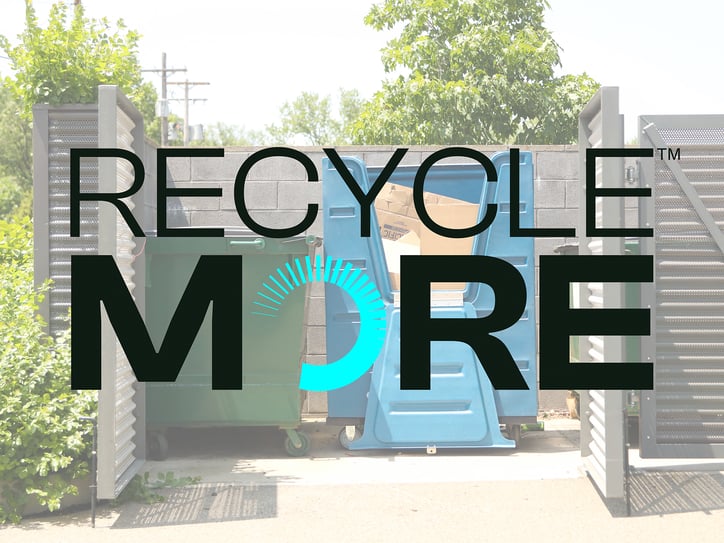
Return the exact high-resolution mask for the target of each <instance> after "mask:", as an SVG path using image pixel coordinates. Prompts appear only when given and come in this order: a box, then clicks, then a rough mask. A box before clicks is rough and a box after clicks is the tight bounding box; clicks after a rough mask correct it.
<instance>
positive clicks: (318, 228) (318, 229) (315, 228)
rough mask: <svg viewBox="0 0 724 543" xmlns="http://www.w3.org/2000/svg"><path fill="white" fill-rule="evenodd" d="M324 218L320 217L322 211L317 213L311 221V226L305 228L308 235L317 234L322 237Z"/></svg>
mask: <svg viewBox="0 0 724 543" xmlns="http://www.w3.org/2000/svg"><path fill="white" fill-rule="evenodd" d="M323 223H324V220H323V219H322V212H321V211H320V212H319V213H318V214H317V218H316V219H315V220H314V222H313V223H312V226H310V227H309V229H308V230H307V234H308V235H310V236H317V237H320V238H324V224H323Z"/></svg>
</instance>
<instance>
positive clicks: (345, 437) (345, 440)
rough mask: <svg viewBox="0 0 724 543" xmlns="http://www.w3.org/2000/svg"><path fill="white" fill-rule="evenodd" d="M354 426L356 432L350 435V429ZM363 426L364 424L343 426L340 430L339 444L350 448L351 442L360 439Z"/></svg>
mask: <svg viewBox="0 0 724 543" xmlns="http://www.w3.org/2000/svg"><path fill="white" fill-rule="evenodd" d="M350 428H352V429H354V433H353V434H352V436H351V437H350V433H351V432H348V430H349V429H350ZM362 432H363V427H362V426H358V425H355V426H343V427H342V429H341V430H340V431H339V436H338V437H339V444H340V445H342V447H344V448H345V449H349V444H350V443H352V442H353V441H356V440H358V439H359V438H360V437H362Z"/></svg>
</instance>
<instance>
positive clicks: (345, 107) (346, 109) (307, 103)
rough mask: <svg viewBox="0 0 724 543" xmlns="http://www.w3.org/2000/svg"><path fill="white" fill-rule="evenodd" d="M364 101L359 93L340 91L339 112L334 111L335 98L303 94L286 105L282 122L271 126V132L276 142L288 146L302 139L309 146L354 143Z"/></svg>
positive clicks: (281, 114) (268, 128) (281, 111)
mask: <svg viewBox="0 0 724 543" xmlns="http://www.w3.org/2000/svg"><path fill="white" fill-rule="evenodd" d="M361 108H362V100H361V99H360V97H359V93H358V92H357V91H356V90H344V89H340V91H339V111H338V113H337V115H335V114H334V113H333V112H332V97H331V96H324V97H321V96H319V94H317V93H313V92H303V93H302V94H300V95H299V96H298V97H297V98H295V99H294V100H293V101H291V102H286V103H285V104H284V105H283V106H282V107H281V109H280V110H279V114H280V116H281V123H280V124H279V125H270V126H268V127H267V132H268V133H269V136H270V137H271V139H272V140H274V142H275V143H280V144H288V143H291V142H292V140H294V139H296V138H297V137H298V136H301V137H302V138H304V140H305V141H306V143H308V144H309V145H341V144H345V143H350V141H351V126H352V124H353V122H354V121H355V119H357V117H358V116H359V114H360V111H361Z"/></svg>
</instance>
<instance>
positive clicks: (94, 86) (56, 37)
mask: <svg viewBox="0 0 724 543" xmlns="http://www.w3.org/2000/svg"><path fill="white" fill-rule="evenodd" d="M25 4H26V8H25V30H24V31H23V32H22V34H20V35H19V36H18V38H19V43H18V44H17V45H12V44H11V42H10V40H8V39H7V38H6V37H5V36H0V48H2V50H3V51H4V52H5V54H6V55H7V57H8V58H9V59H10V66H11V68H12V70H13V71H14V72H15V77H14V78H6V79H5V85H7V86H8V88H9V89H10V90H11V91H12V93H13V95H14V97H15V99H16V100H17V101H18V103H20V104H21V111H22V114H23V116H24V117H25V118H26V119H30V117H31V114H32V108H33V105H34V104H38V103H47V104H79V103H93V102H95V101H96V100H97V96H98V85H103V84H108V85H118V87H119V88H120V89H121V90H122V91H123V92H124V93H125V94H126V96H128V97H129V98H130V99H131V101H132V102H133V103H134V104H135V105H136V107H137V108H138V109H139V111H140V112H141V113H142V114H143V117H144V119H145V120H146V121H147V122H150V121H151V120H152V119H153V118H154V116H155V103H156V91H155V88H154V87H153V85H152V84H151V83H144V82H143V80H142V78H141V66H140V64H139V62H138V56H137V53H138V40H139V38H140V36H139V34H138V33H137V32H135V31H133V30H129V29H127V28H126V26H125V24H124V23H123V21H122V20H119V21H118V22H117V23H116V25H115V26H116V28H114V27H113V26H112V25H111V24H110V23H109V22H108V20H107V19H105V18H103V19H100V20H95V19H88V18H87V17H85V15H84V11H83V7H82V5H81V4H77V5H76V6H75V8H73V12H72V15H71V16H70V17H69V15H68V12H69V9H70V8H69V7H68V6H67V5H65V4H64V3H63V2H57V3H55V4H53V6H52V7H51V8H50V15H49V17H48V26H47V28H42V27H41V26H40V24H39V23H38V18H37V16H36V14H35V9H34V8H33V5H32V2H31V0H26V2H25Z"/></svg>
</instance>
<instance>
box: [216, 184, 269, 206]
mask: <svg viewBox="0 0 724 543" xmlns="http://www.w3.org/2000/svg"><path fill="white" fill-rule="evenodd" d="M220 186H221V188H222V190H223V196H222V197H221V209H228V210H236V203H235V202H234V183H228V182H227V183H221V184H220ZM244 201H245V202H246V207H247V209H249V210H250V211H252V210H255V209H277V207H278V202H277V183H275V182H274V181H247V182H246V183H244Z"/></svg>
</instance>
